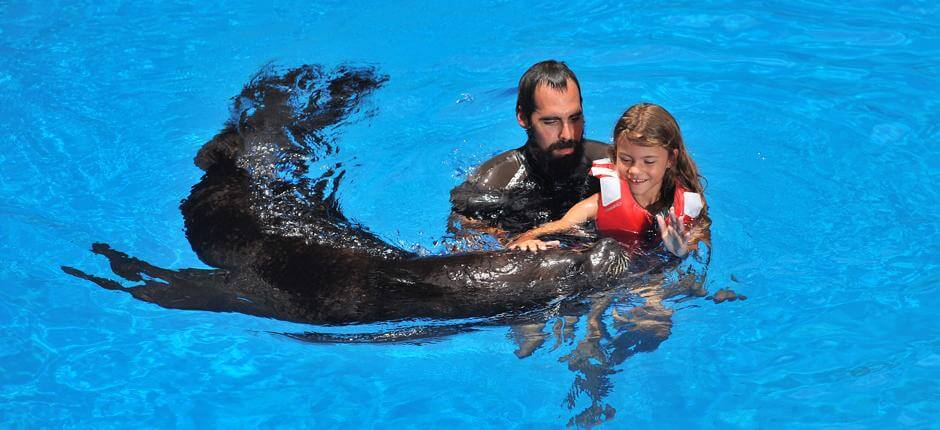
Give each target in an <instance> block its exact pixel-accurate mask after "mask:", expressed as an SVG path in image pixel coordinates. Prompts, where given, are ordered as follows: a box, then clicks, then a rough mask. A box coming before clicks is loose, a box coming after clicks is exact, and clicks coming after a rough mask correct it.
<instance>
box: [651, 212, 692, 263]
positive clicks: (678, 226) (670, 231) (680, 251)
mask: <svg viewBox="0 0 940 430" xmlns="http://www.w3.org/2000/svg"><path fill="white" fill-rule="evenodd" d="M656 222H657V223H658V224H659V232H660V234H661V235H662V238H663V245H665V246H666V249H668V250H669V252H671V253H673V254H675V255H676V256H677V257H685V256H686V254H688V253H689V242H690V241H691V240H692V230H691V229H687V228H686V227H685V224H684V223H683V222H682V220H680V219H679V217H677V216H676V214H675V213H673V212H672V211H671V210H670V211H669V224H666V218H665V217H664V216H663V214H658V215H656Z"/></svg>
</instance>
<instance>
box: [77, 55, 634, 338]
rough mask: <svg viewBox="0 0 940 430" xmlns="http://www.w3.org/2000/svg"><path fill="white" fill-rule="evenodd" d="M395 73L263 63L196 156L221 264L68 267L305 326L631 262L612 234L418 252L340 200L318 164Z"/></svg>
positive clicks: (440, 306)
mask: <svg viewBox="0 0 940 430" xmlns="http://www.w3.org/2000/svg"><path fill="white" fill-rule="evenodd" d="M386 79H387V78H386V77H384V76H381V75H379V74H377V73H376V72H375V71H374V70H373V69H371V68H350V67H342V68H339V69H337V70H336V71H333V72H330V73H326V72H324V71H322V70H321V69H320V68H318V67H313V66H303V67H300V68H297V69H292V70H290V71H288V72H286V73H284V74H280V75H278V74H275V73H272V72H270V71H266V72H263V73H259V74H258V75H257V76H256V77H255V78H254V79H252V81H251V82H250V83H249V84H248V85H247V86H246V87H245V88H244V90H243V91H242V93H241V94H240V95H239V96H237V97H236V98H235V99H234V106H233V118H232V120H231V121H230V122H229V124H228V125H227V126H226V127H225V128H224V129H223V130H222V131H221V132H220V133H219V134H218V135H217V136H215V137H214V138H213V139H212V140H210V141H209V142H207V143H206V144H205V145H204V146H203V147H202V148H201V149H200V151H199V154H198V155H197V156H196V164H197V165H198V166H199V167H200V168H201V169H203V170H204V171H205V175H204V176H203V177H202V179H201V180H200V181H199V183H197V184H196V185H195V186H193V189H192V191H191V193H190V195H189V196H188V197H187V198H186V199H185V200H184V201H183V203H182V204H181V211H182V213H183V216H184V218H185V227H186V235H187V238H188V239H189V241H190V243H191V245H192V247H193V250H194V251H195V252H196V254H197V255H198V257H199V258H200V259H201V260H202V261H203V262H205V263H206V264H208V265H210V266H213V267H217V268H219V269H221V270H217V271H198V270H193V269H189V270H182V271H178V272H176V271H169V270H166V269H160V268H156V267H155V266H151V265H148V264H147V263H144V262H142V261H140V260H136V259H134V258H132V257H128V256H126V255H124V254H121V253H119V252H117V251H114V250H112V249H110V248H109V247H108V246H106V245H100V244H99V245H96V248H95V251H96V252H98V253H99V254H102V255H105V256H106V257H108V258H109V259H111V261H112V267H115V266H120V267H124V269H122V270H119V269H117V268H116V269H115V272H116V273H118V274H122V272H123V273H125V274H126V273H130V272H134V273H132V276H131V277H127V276H124V277H125V278H127V279H131V280H135V277H136V278H137V279H146V278H147V277H154V276H155V275H154V273H157V276H156V277H157V278H160V279H163V280H164V281H165V282H166V283H165V284H161V283H159V282H154V281H152V280H148V281H146V282H145V283H144V284H143V285H141V286H138V287H132V288H124V287H120V286H117V285H116V284H113V283H112V284H109V283H107V280H104V279H102V278H96V277H93V276H90V275H86V274H84V273H82V272H80V271H77V270H75V269H71V268H66V271H68V272H69V273H72V274H74V275H76V276H80V277H83V278H85V279H90V280H93V281H95V282H96V283H98V284H99V285H101V286H103V287H105V288H111V289H122V290H124V291H127V292H129V293H131V294H133V295H134V296H135V297H136V298H138V299H141V300H145V301H148V302H152V303H156V304H158V305H160V306H163V307H167V308H179V309H202V310H209V311H235V312H243V313H249V314H253V315H260V316H268V317H273V318H278V319H283V320H288V321H296V322H308V323H351V322H370V321H381V320H397V319H407V318H466V317H490V316H494V315H501V314H514V313H523V312H526V311H529V310H532V309H539V308H544V307H545V306H547V305H548V304H549V303H557V302H558V301H564V300H574V299H576V298H577V297H578V296H579V295H581V294H585V293H590V292H594V291H599V290H602V289H605V288H609V287H610V284H611V282H612V280H614V279H615V278H616V276H617V275H619V274H622V273H624V270H625V269H626V267H627V264H628V261H627V260H628V259H627V256H626V255H625V254H624V252H623V251H622V249H621V247H620V246H619V245H617V244H616V243H615V242H613V241H609V240H605V241H600V242H598V243H596V244H594V245H593V246H591V247H589V248H587V249H585V250H580V251H575V250H568V249H557V250H551V251H547V252H540V253H528V252H519V251H491V252H485V253H484V252H475V253H463V254H452V255H444V256H431V257H419V256H417V255H415V254H413V253H411V252H408V251H405V250H402V249H400V248H397V247H394V246H391V245H389V244H387V243H386V242H384V241H383V240H381V239H380V238H379V237H377V236H376V235H374V234H372V233H371V232H369V231H368V230H367V229H365V228H364V227H362V226H360V225H358V224H356V223H355V222H352V221H350V220H348V219H347V218H346V217H345V215H344V214H343V213H342V212H341V210H340V207H339V203H338V202H337V200H336V197H335V194H336V190H337V187H338V186H339V184H340V182H341V180H342V177H343V170H342V166H341V165H340V164H338V163H337V164H333V165H330V166H329V167H330V168H328V169H326V171H325V173H323V174H322V175H320V176H319V177H317V178H311V177H309V176H308V175H307V174H308V172H309V168H310V165H311V163H315V162H320V163H321V164H322V163H323V160H322V158H325V157H327V156H329V155H331V154H333V153H335V152H336V151H338V148H337V147H336V146H335V145H334V142H333V135H332V134H333V133H335V131H336V127H337V126H340V125H343V124H344V123H346V122H349V121H351V118H352V117H353V116H355V115H357V114H359V105H360V102H361V100H362V98H363V97H364V96H366V95H368V94H369V93H370V92H371V91H372V90H374V89H376V88H378V87H379V86H380V85H381V84H382V83H384V81H385V80H386ZM366 114H368V113H366ZM141 274H146V275H148V276H145V277H141V276H140V275H141ZM161 274H162V275H161ZM122 276H123V275H122ZM161 276H164V277H163V278H161Z"/></svg>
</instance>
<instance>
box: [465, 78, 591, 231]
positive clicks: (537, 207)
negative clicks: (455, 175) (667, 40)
mask: <svg viewBox="0 0 940 430" xmlns="http://www.w3.org/2000/svg"><path fill="white" fill-rule="evenodd" d="M581 101H582V100H581V88H580V85H579V84H578V78H577V77H575V75H574V73H573V72H572V71H571V70H570V69H568V66H566V65H565V63H563V62H560V61H554V60H547V61H542V62H540V63H537V64H535V65H534V66H532V67H531V68H529V70H527V71H526V72H525V74H523V75H522V78H521V79H519V95H518V99H517V102H516V120H517V121H518V122H519V125H520V126H521V127H522V128H523V129H525V131H526V135H527V136H528V139H527V140H526V143H525V145H523V146H522V147H520V148H517V149H513V150H509V151H506V152H504V153H502V154H499V155H497V156H495V157H493V158H492V159H490V160H489V161H487V162H486V163H483V165H481V166H480V167H479V168H478V169H477V171H476V172H475V173H473V174H472V175H470V177H468V178H467V180H466V181H465V182H464V183H463V184H461V185H459V186H457V187H456V188H454V189H453V190H452V191H451V198H450V199H451V205H452V208H453V216H452V221H458V222H460V224H461V229H463V230H466V229H468V228H469V229H474V230H479V231H484V232H487V233H490V234H493V235H495V236H497V237H498V238H503V239H505V238H506V237H505V236H506V235H514V234H518V233H521V232H523V231H526V230H528V229H530V228H532V227H535V226H538V225H540V224H543V223H545V222H548V221H552V220H555V219H559V218H561V217H562V216H563V215H564V214H565V212H566V211H567V210H568V209H569V208H571V206H573V205H574V204H575V203H577V202H579V201H580V200H582V199H584V198H586V197H587V196H589V195H591V194H593V193H596V192H597V191H598V189H599V184H598V180H597V179H596V178H593V177H591V176H589V175H588V171H589V169H590V167H591V161H592V160H595V159H599V158H605V157H607V155H608V154H607V149H608V148H609V145H606V144H603V143H601V142H597V141H591V140H584V114H583V112H582V109H581Z"/></svg>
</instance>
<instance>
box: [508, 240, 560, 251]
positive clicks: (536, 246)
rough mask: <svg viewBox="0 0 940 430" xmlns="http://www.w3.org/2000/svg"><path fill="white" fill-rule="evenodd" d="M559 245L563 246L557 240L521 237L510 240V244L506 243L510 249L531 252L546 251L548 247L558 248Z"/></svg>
mask: <svg viewBox="0 0 940 430" xmlns="http://www.w3.org/2000/svg"><path fill="white" fill-rule="evenodd" d="M559 246H561V242H559V241H557V240H552V241H548V242H544V241H541V240H538V239H526V238H521V237H520V238H517V239H515V240H513V241H512V242H509V244H508V245H506V247H507V248H509V249H519V250H523V251H529V252H537V251H544V250H546V249H549V248H557V247H559Z"/></svg>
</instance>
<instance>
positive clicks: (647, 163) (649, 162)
mask: <svg viewBox="0 0 940 430" xmlns="http://www.w3.org/2000/svg"><path fill="white" fill-rule="evenodd" d="M644 163H646V165H650V164H655V163H656V162H655V161H650V160H646V161H644Z"/></svg>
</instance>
